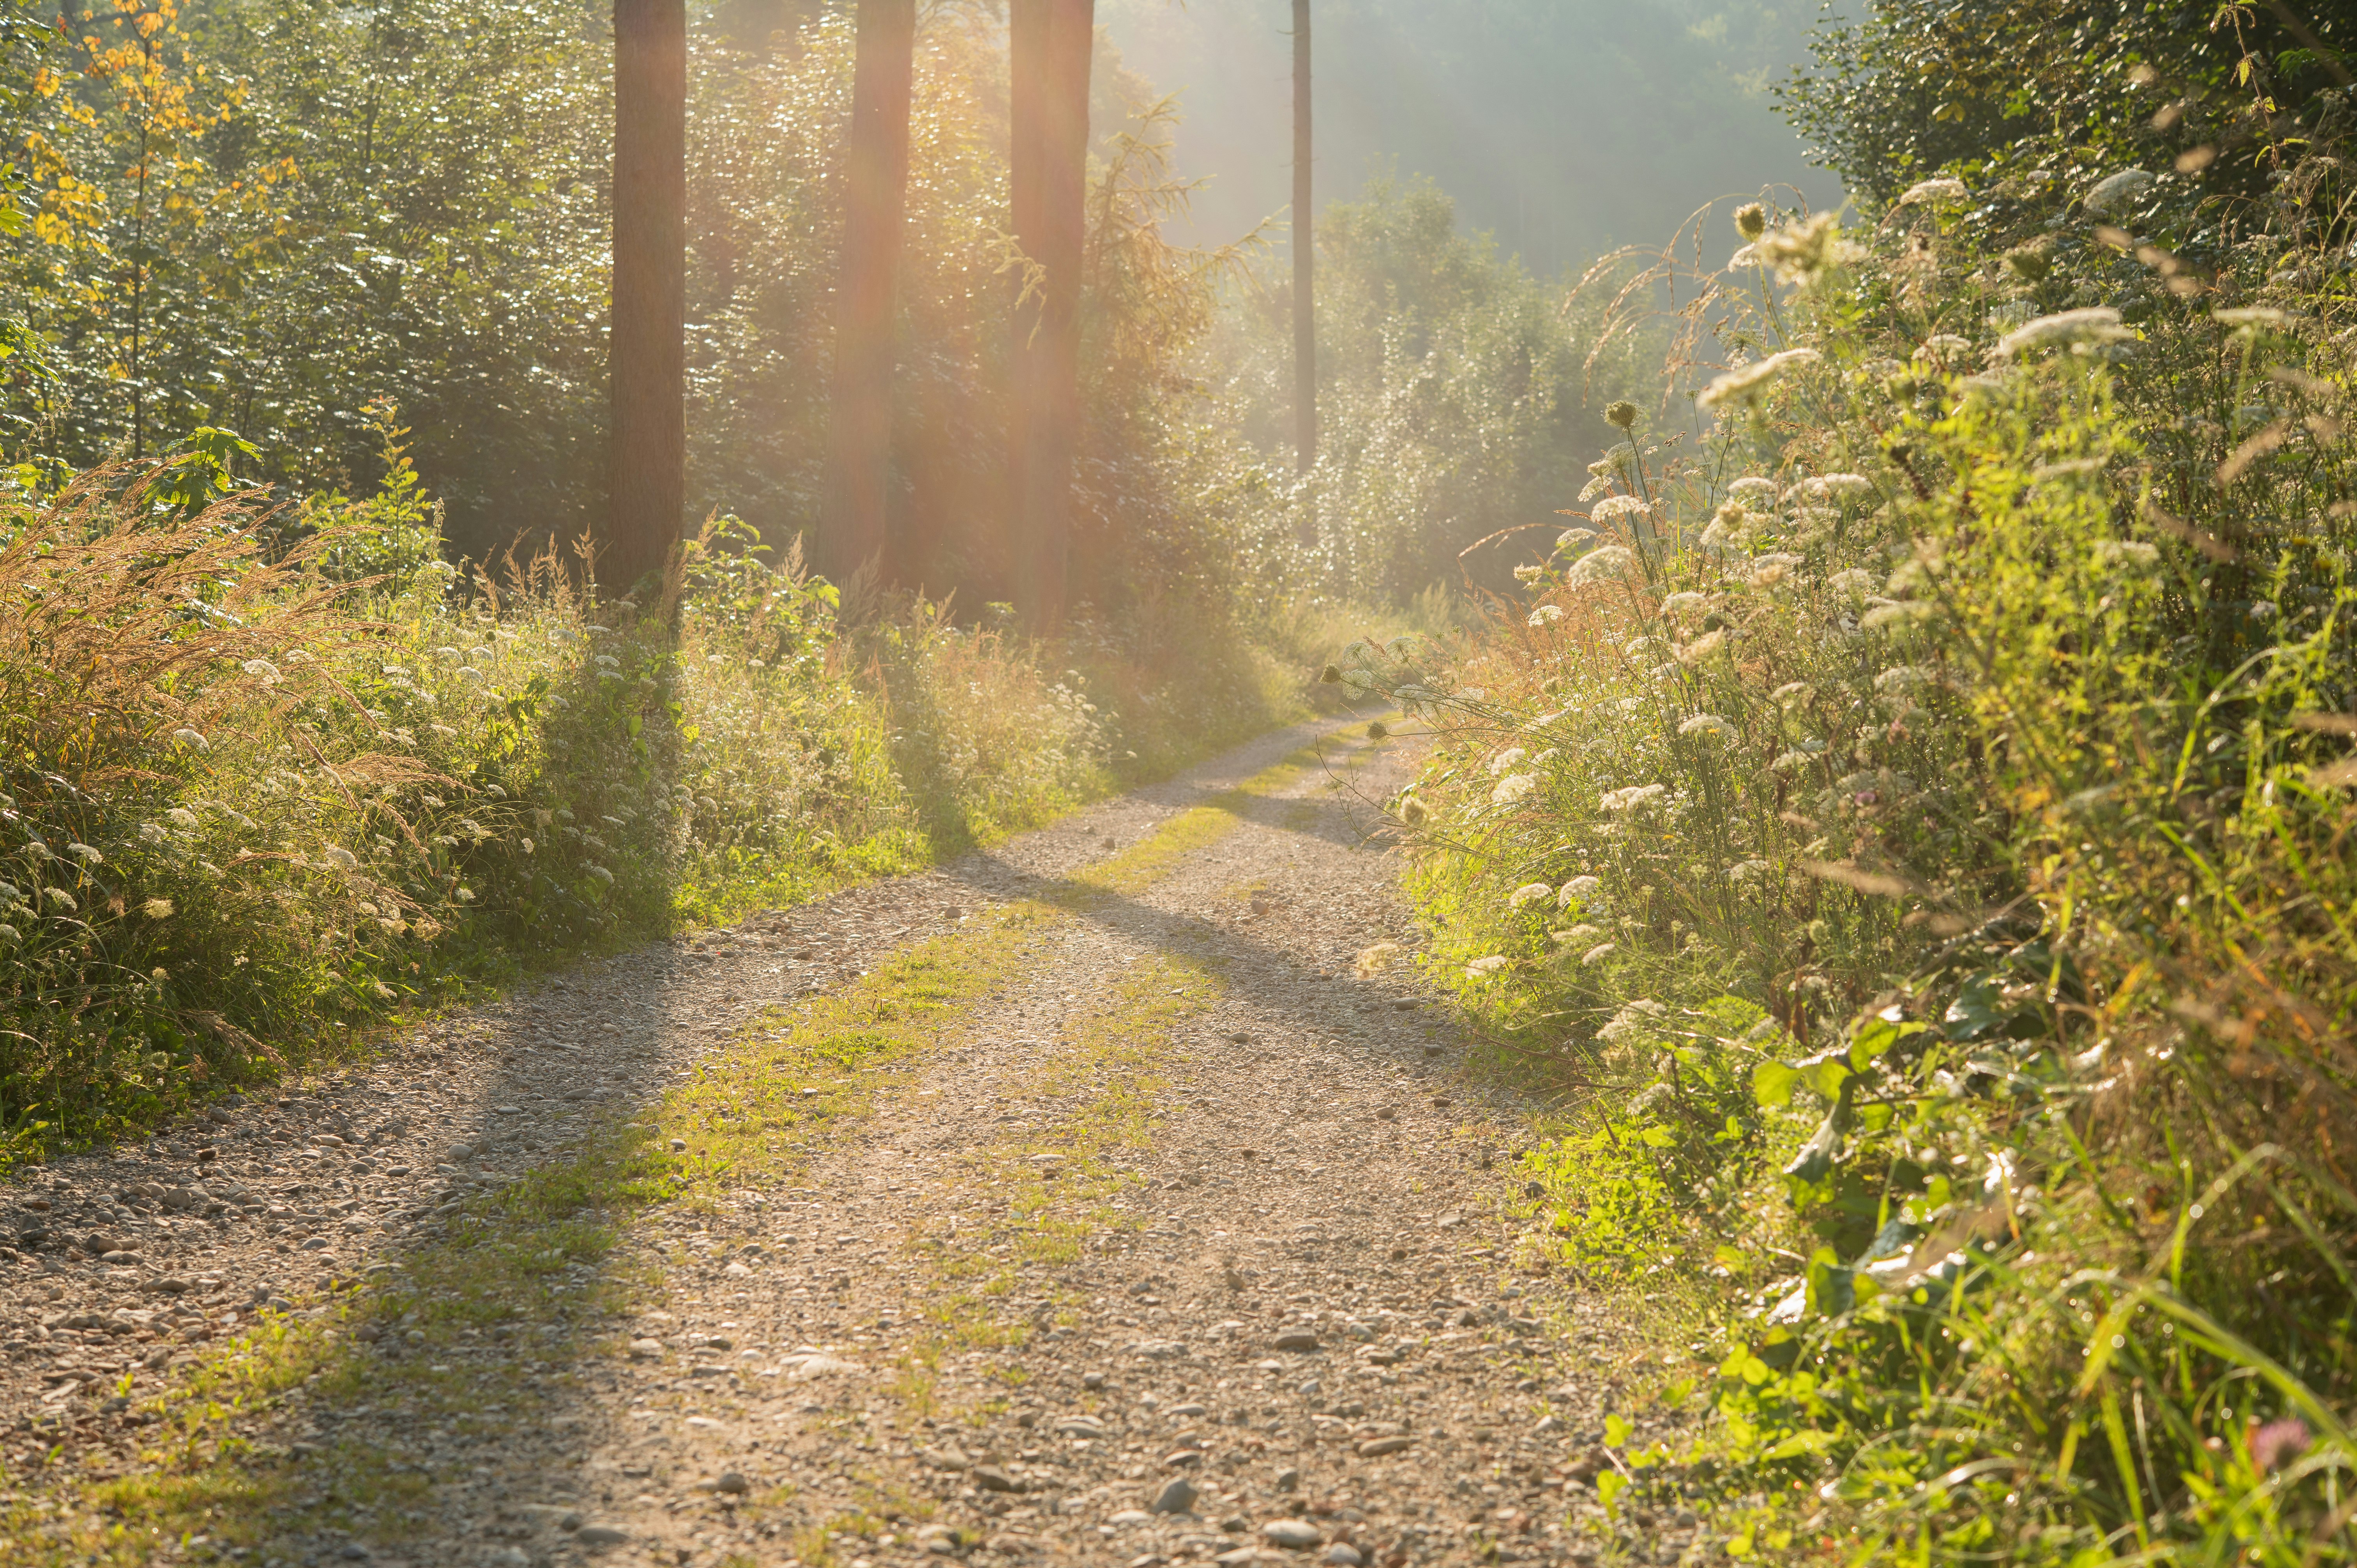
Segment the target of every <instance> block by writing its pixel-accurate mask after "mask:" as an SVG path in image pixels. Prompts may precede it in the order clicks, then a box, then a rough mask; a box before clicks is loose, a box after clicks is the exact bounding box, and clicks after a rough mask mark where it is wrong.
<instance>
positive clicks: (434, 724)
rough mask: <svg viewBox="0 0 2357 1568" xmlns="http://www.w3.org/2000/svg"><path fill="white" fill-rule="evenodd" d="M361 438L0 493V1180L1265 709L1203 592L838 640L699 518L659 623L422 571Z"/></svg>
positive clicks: (421, 514)
mask: <svg viewBox="0 0 2357 1568" xmlns="http://www.w3.org/2000/svg"><path fill="white" fill-rule="evenodd" d="M377 418H378V420H379V423H380V425H381V428H382V438H383V441H384V444H385V452H386V459H387V477H386V480H385V482H384V484H383V486H382V488H381V489H379V490H378V491H377V492H376V493H374V494H371V495H368V496H364V497H361V498H359V499H351V498H344V497H317V498H313V499H310V500H308V501H307V502H305V503H303V504H302V505H300V506H297V507H292V508H279V509H271V508H268V507H265V506H263V505H260V504H257V503H255V502H254V501H253V500H251V499H245V498H243V497H241V496H237V495H231V494H225V493H224V491H225V490H226V489H227V481H226V478H225V471H224V469H223V467H222V459H223V457H224V456H225V454H224V453H223V452H222V451H221V450H219V449H218V448H219V446H220V443H219V442H218V441H214V440H212V439H211V437H210V436H208V437H206V438H203V439H200V440H199V442H196V443H192V444H190V446H188V447H187V448H186V449H184V450H182V451H181V452H179V453H177V454H175V455H174V456H172V457H171V458H169V459H168V460H166V461H164V462H162V463H156V464H149V465H132V466H118V467H110V468H103V469H99V470H95V471H92V472H90V473H87V474H82V475H79V476H75V477H72V478H70V479H68V480H67V481H66V482H65V483H64V484H63V485H62V487H61V488H59V489H48V490H33V489H15V490H11V491H9V492H7V493H6V494H5V497H0V604H5V606H6V607H7V608H6V610H5V613H0V773H5V777H0V946H5V964H4V965H0V1117H5V1145H4V1146H0V1154H5V1156H6V1157H9V1158H15V1157H18V1156H21V1155H26V1154H28V1153H35V1152H38V1151H39V1150H41V1149H43V1148H48V1147H54V1146H56V1145H58V1144H62V1143H72V1142H76V1141H81V1140H87V1139H91V1138H102V1137H106V1136H110V1135H113V1134H117V1133H123V1132H125V1131H128V1130H132V1129H135V1128H137V1127H139V1126H142V1125H145V1124H146V1123H148V1122H153V1121H154V1120H155V1119H156V1117H158V1116H160V1115H162V1114H165V1113H166V1112H169V1111H170V1110H171V1109H173V1108H174V1107H176V1106H178V1105H179V1104H182V1103H184V1102H185V1101H188V1099H189V1098H191V1097H193V1096H196V1095H199V1094H202V1093H204V1092H207V1091H210V1090H214V1089H217V1088H220V1087H221V1086H224V1085H237V1084H243V1083H250V1082H256V1081H261V1080H265V1079H269V1078H272V1077H274V1076H275V1075H277V1074H279V1073H282V1072H284V1071H286V1070H289V1069H295V1068H298V1067H300V1066H302V1065H304V1064H306V1063H308V1062H312V1061H316V1060H319V1059H322V1058H328V1057H333V1056H334V1055H336V1054H338V1053H339V1052H342V1051H345V1050H348V1049H350V1048H352V1047H354V1045H355V1043H356V1042H359V1041H361V1040H363V1039H364V1038H365V1037H366V1036H368V1035H369V1033H370V1032H371V1030H372V1029H374V1028H376V1027H378V1026H382V1025H383V1024H384V1023H386V1022H388V1021H391V1020H394V1019H397V1018H399V1017H400V1016H402V1015H404V1014H407V1013H410V1012H414V1011H415V1010H418V1009H421V1008H428V1007H432V1006H436V1005H439V1004H445V1003H447V1002H448V1001H451V1000H454V999H457V998H461V997H463V996H465V995H466V994H468V993H469V992H470V991H471V990H473V989H475V988H478V987H480V986H483V985H488V984H496V983H500V981H501V980H503V979H504V978H506V977H508V976H510V975H511V974H513V973H515V972H518V971H519V970H520V969H523V968H528V967H533V966H539V965H545V964H549V963H554V962H558V961H564V960H565V959H566V958H567V957H569V956H571V955H574V954H577V953H580V952H583V951H587V950H600V949H608V948H612V947H615V946H618V945H621V944H625V943H628V942H630V941H634V940H643V939H646V938H648V937H651V936H656V935H660V934H662V933H664V932H666V931H668V930H670V929H673V928H674V927H676V926H679V925H682V924H692V923H697V922H707V921H716V920H720V919H724V918H728V917H730V916H732V915H734V914H736V913H737V912H741V911H743V910H745V909H747V908H755V907H759V906H762V905H783V904H790V903H792V902H795V901H798V900H801V899H804V898H808V897H813V895H816V894H818V893H821V892H823V891H825V890H826V889H828V888H830V887H833V886H839V885H841V884H843V883H844V882H846V881H848V880H851V879H854V878H857V877H861V876H866V875H874V874H877V873H883V872H889V871H895V870H900V869H905V868H909V867H913V866H916V865H921V864H923V863H925V862H926V861H928V860H930V859H931V858H933V857H936V856H938V855H941V854H950V853H955V852H957V851H960V850H963V849H964V848H967V847H969V846H972V845H974V844H976V843H987V842H990V841H992V840H993V839H996V838H997V837H1000V836H1003V835H1004V834H1006V833H1007V832H1012V831H1015V830H1017V829H1019V828H1023V827H1026V826H1029V825H1031V824H1034V823H1037V822H1042V821H1045V820H1047V819H1048V818H1049V817H1051V816H1053V815H1055V814H1056V813H1058V812H1060V811H1067V810H1070V809H1071V808H1072V807H1073V806H1075V805H1077V804H1079V803H1081V802H1082V801H1084V800H1087V799H1089V798H1092V796H1094V795H1097V794H1100V793H1102V792H1103V791H1104V790H1106V789H1110V788H1112V787H1114V785H1116V784H1117V783H1119V782H1120V781H1122V780H1123V779H1129V778H1135V777H1142V776H1144V774H1145V773H1146V771H1147V770H1149V769H1154V768H1164V769H1167V768H1169V767H1171V766H1174V765H1176V764H1177V763H1178V762H1179V761H1181V760H1183V759H1185V758H1187V757H1190V756H1192V755H1196V754H1200V752H1201V751H1202V750H1204V749H1205V748H1207V747H1210V746H1215V745H1217V744H1220V743H1222V742H1224V741H1226V740H1229V739H1231V738H1233V737H1236V736H1239V735H1242V734H1245V733H1250V732H1251V731H1253V730H1255V729H1257V728H1260V727H1265V725H1267V724H1268V723H1270V722H1272V721H1273V720H1275V718H1277V717H1280V716H1283V715H1286V714H1290V713H1292V712H1294V711H1297V709H1298V707H1299V706H1300V703H1299V697H1298V693H1299V692H1300V691H1301V689H1302V685H1303V682H1302V680H1301V678H1300V677H1299V676H1298V675H1292V676H1290V678H1287V674H1286V671H1283V670H1282V669H1280V668H1278V666H1277V663H1276V660H1275V659H1274V658H1273V657H1272V656H1270V655H1267V654H1265V653H1256V652H1254V651H1253V650H1251V648H1250V647H1249V645H1248V644H1247V643H1246V641H1245V640H1244V639H1242V638H1240V637H1238V636H1236V635H1235V634H1234V632H1233V630H1232V628H1226V627H1224V626H1223V625H1222V622H1221V618H1219V617H1218V616H1217V615H1216V614H1214V613H1213V612H1211V611H1209V610H1201V611H1198V612H1196V613H1195V614H1194V616H1193V617H1192V618H1191V619H1184V620H1177V621H1174V623H1173V624H1172V625H1170V626H1166V627H1164V628H1162V630H1163V632H1164V633H1165V635H1164V637H1163V639H1162V640H1161V641H1160V642H1158V643H1151V644H1149V643H1148V642H1146V640H1144V639H1122V638H1118V637H1114V636H1113V635H1111V634H1098V635H1094V636H1092V637H1089V638H1082V639H1074V640H1073V641H1072V642H1071V644H1069V645H1067V646H1064V647H1061V648H1042V647H1035V646H1031V645H1028V644H1025V643H1022V642H1020V641H1019V640H1017V639H1011V638H1006V637H1002V636H1000V635H998V634H997V633H995V632H992V631H990V630H987V629H976V628H970V627H964V626H961V625H960V624H958V623H957V622H956V621H955V620H954V619H953V618H951V617H950V616H948V615H947V614H946V613H944V611H943V609H942V607H939V606H933V605H928V604H924V603H922V602H912V603H909V604H904V605H902V606H900V607H898V608H891V607H885V608H881V609H878V610H877V611H876V612H874V613H871V614H870V615H868V616H867V617H866V618H865V619H863V620H862V621H861V622H860V623H859V624H857V625H856V626H846V625H845V624H842V623H841V622H840V621H839V619H838V616H837V604H836V595H835V591H834V588H833V587H832V586H831V585H827V584H825V583H823V582H821V581H818V580H816V579H813V578H811V577H809V576H808V575H805V574H804V573H803V572H802V569H801V566H800V564H799V560H798V559H797V558H796V557H794V556H793V555H792V554H791V553H789V555H788V556H787V558H785V559H783V560H775V559H772V558H771V557H770V555H769V553H767V552H766V551H765V550H764V548H763V547H762V545H761V543H760V542H759V537H758V535H756V534H755V533H754V532H753V531H752V530H750V529H749V528H747V527H746V526H744V525H743V524H741V523H737V522H736V521H734V520H729V519H721V520H716V521H715V522H714V523H713V524H712V525H711V526H710V527H708V528H707V529H706V531H705V534H704V536H703V537H702V538H701V539H700V540H698V541H697V542H695V543H694V545H692V546H691V548H690V550H689V551H688V553H687V555H686V557H685V558H684V560H683V564H682V566H681V569H680V570H679V571H677V572H675V573H674V574H673V579H672V581H671V582H670V583H669V584H668V585H667V586H666V589H665V602H663V603H661V604H647V605H640V604H637V603H634V602H633V601H630V600H628V599H624V600H612V599H608V598H603V597H599V596H596V595H595V594H594V593H591V592H587V591H585V589H584V588H583V586H582V584H583V583H584V581H585V579H586V563H585V562H584V561H582V560H580V559H577V558H561V557H560V556H559V555H558V554H556V553H554V552H549V553H543V554H541V555H540V556H538V557H536V558H533V559H529V560H524V559H517V558H512V557H511V558H510V559H508V560H506V561H503V562H501V563H499V564H497V565H496V566H495V567H480V568H473V569H469V570H467V571H464V572H462V571H461V570H459V569H458V568H455V567H452V566H450V565H448V564H445V563H444V562H443V561H442V560H441V559H440V556H439V553H438V547H439V534H438V527H439V515H438V510H437V509H436V507H435V506H434V504H433V503H432V501H431V500H430V499H428V498H426V497H425V495H424V494H423V493H422V492H421V491H420V489H418V487H417V484H416V480H415V477H414V473H413V472H412V471H411V470H410V468H409V467H408V465H407V461H406V458H405V456H404V454H403V452H402V449H401V446H400V436H401V434H402V433H401V432H400V431H399V430H398V429H397V428H396V427H394V426H393V424H392V415H391V412H390V410H379V411H377ZM674 610H675V612H676V613H675V614H674ZM674 624H675V626H676V628H677V629H676V631H675V632H673V631H672V630H668V629H666V628H670V627H672V626H673V625H674ZM1206 691H1209V692H1211V693H1216V697H1215V699H1211V700H1207V699H1206V698H1205V697H1204V696H1203V694H1202V693H1205V692H1206Z"/></svg>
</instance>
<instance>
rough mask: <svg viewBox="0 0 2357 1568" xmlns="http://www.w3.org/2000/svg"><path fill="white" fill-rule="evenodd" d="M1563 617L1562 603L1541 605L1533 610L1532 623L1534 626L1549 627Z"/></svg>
mask: <svg viewBox="0 0 2357 1568" xmlns="http://www.w3.org/2000/svg"><path fill="white" fill-rule="evenodd" d="M1562 618H1563V607H1562V606H1561V605H1541V606H1540V607H1538V608H1536V609H1534V610H1533V611H1532V612H1531V622H1530V623H1531V625H1533V626H1534V627H1549V626H1553V625H1554V624H1555V622H1557V621H1559V620H1561V619H1562Z"/></svg>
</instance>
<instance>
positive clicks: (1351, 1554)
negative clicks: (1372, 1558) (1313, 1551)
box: [1318, 1541, 1366, 1568]
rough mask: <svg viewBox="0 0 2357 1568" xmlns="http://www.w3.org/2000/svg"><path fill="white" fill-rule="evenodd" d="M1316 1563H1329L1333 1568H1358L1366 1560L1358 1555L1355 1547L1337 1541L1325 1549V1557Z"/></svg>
mask: <svg viewBox="0 0 2357 1568" xmlns="http://www.w3.org/2000/svg"><path fill="white" fill-rule="evenodd" d="M1318 1561H1319V1562H1321V1563H1332V1564H1334V1568H1359V1564H1360V1563H1364V1562H1365V1561H1366V1559H1365V1558H1363V1557H1361V1556H1360V1555H1359V1549H1358V1548H1357V1547H1355V1546H1352V1545H1351V1544H1350V1543H1349V1542H1348V1541H1336V1542H1335V1543H1334V1544H1333V1545H1331V1546H1329V1547H1328V1548H1327V1549H1326V1555H1325V1556H1323V1557H1321V1558H1319V1559H1318Z"/></svg>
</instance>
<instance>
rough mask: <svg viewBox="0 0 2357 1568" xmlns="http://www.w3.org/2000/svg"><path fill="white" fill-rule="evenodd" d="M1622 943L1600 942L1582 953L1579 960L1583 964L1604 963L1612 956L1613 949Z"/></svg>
mask: <svg viewBox="0 0 2357 1568" xmlns="http://www.w3.org/2000/svg"><path fill="white" fill-rule="evenodd" d="M1619 946H1620V943H1618V942H1599V943H1598V944H1597V945H1596V946H1594V947H1592V948H1590V949H1588V950H1587V951H1586V952H1584V953H1581V954H1580V955H1579V961H1580V962H1581V963H1583V964H1595V963H1602V962H1603V961H1605V960H1606V959H1607V958H1609V957H1610V956H1611V954H1612V950H1614V949H1615V948H1618V947H1619Z"/></svg>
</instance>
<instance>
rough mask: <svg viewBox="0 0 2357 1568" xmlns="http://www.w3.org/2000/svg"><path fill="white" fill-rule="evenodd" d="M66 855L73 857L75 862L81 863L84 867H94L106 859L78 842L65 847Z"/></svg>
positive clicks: (90, 847) (88, 845)
mask: <svg viewBox="0 0 2357 1568" xmlns="http://www.w3.org/2000/svg"><path fill="white" fill-rule="evenodd" d="M66 853H67V854H70V855H71V856H73V857H74V858H75V859H76V860H78V861H81V863H82V864H83V865H98V864H99V862H101V861H102V860H104V859H105V858H106V856H104V855H102V854H99V853H98V851H97V850H96V849H95V848H93V847H92V846H91V845H90V844H86V843H79V842H77V843H70V844H68V845H66Z"/></svg>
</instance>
